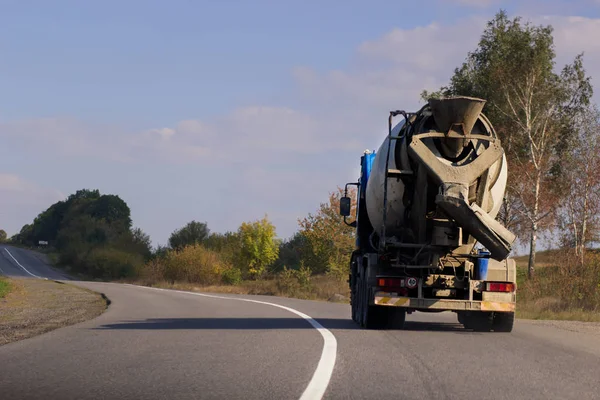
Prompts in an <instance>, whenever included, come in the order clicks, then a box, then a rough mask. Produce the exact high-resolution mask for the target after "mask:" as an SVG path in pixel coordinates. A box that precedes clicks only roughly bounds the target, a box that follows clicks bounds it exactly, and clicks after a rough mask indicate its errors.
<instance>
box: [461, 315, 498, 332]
mask: <svg viewBox="0 0 600 400" xmlns="http://www.w3.org/2000/svg"><path fill="white" fill-rule="evenodd" d="M463 319H464V322H463V325H464V327H465V328H467V329H472V330H473V331H475V332H490V331H491V330H492V325H493V322H494V313H492V312H482V311H476V312H470V313H469V314H467V315H465V316H464V317H463Z"/></svg>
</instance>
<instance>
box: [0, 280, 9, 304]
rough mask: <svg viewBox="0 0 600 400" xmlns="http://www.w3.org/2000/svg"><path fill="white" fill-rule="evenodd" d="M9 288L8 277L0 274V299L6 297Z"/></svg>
mask: <svg viewBox="0 0 600 400" xmlns="http://www.w3.org/2000/svg"><path fill="white" fill-rule="evenodd" d="M10 290H11V284H10V282H9V281H8V279H6V278H4V277H2V276H0V299H3V298H4V297H6V295H7V294H8V293H9V292H10Z"/></svg>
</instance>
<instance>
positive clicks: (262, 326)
mask: <svg viewBox="0 0 600 400" xmlns="http://www.w3.org/2000/svg"><path fill="white" fill-rule="evenodd" d="M315 320H316V321H317V322H318V323H319V324H321V325H322V326H323V327H325V328H327V329H331V330H360V329H362V328H360V327H359V326H358V325H357V324H356V323H355V322H354V321H352V320H350V319H345V318H320V319H315ZM92 329H94V330H178V329H190V330H196V329H198V330H203V329H205V330H269V329H315V327H314V326H313V325H311V324H310V322H309V321H307V320H305V319H303V318H157V319H145V320H133V321H123V322H118V323H114V324H104V325H101V326H99V327H96V328H92ZM386 330H387V331H394V330H398V331H446V332H450V331H452V332H454V331H460V332H469V331H468V330H465V329H464V328H463V327H462V325H460V324H451V323H431V322H415V321H406V323H405V325H404V329H394V328H393V327H391V328H390V329H386Z"/></svg>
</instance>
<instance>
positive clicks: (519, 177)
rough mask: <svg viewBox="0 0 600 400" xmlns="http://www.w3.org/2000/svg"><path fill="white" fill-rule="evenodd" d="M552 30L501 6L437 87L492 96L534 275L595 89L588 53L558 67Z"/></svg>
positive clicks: (512, 201) (491, 112) (510, 214)
mask: <svg viewBox="0 0 600 400" xmlns="http://www.w3.org/2000/svg"><path fill="white" fill-rule="evenodd" d="M552 31H553V29H552V27H551V26H532V25H531V24H530V23H525V24H523V23H521V19H520V18H519V17H517V18H514V19H512V20H509V19H508V16H507V14H506V12H504V11H501V12H499V13H498V14H497V15H496V16H495V18H494V19H493V20H491V21H489V22H488V24H487V27H486V29H485V31H484V32H483V34H482V36H481V39H480V42H479V45H478V47H477V49H476V50H475V51H474V52H471V53H469V54H468V57H467V61H466V62H465V63H463V65H462V66H461V67H460V68H457V69H456V70H455V73H454V76H453V77H452V79H451V81H450V85H449V86H448V87H444V88H442V90H440V91H439V92H437V95H468V96H477V97H482V98H484V99H486V100H487V101H488V103H487V105H486V107H487V109H486V110H485V111H484V112H486V114H487V115H488V116H489V117H490V119H491V120H492V123H493V124H494V126H495V127H496V129H497V131H498V135H499V137H500V139H501V141H502V144H503V147H504V149H505V151H506V153H507V158H508V163H509V178H508V190H507V197H508V200H509V201H508V202H507V204H505V206H506V207H509V209H507V210H504V213H503V216H504V218H506V219H507V221H510V222H511V223H513V224H515V225H518V227H517V228H521V229H519V232H520V233H527V236H528V237H529V265H528V276H529V277H532V276H533V274H534V270H535V252H536V244H537V239H538V234H539V233H540V230H542V229H544V228H547V227H548V226H549V225H550V223H551V222H552V220H553V218H552V217H554V216H555V211H556V209H557V204H558V202H559V200H560V199H561V197H563V196H564V194H565V190H566V187H567V185H565V184H564V179H565V177H564V174H563V173H562V172H563V171H562V170H561V168H560V165H561V157H562V153H561V152H562V151H564V149H565V147H566V144H568V143H569V141H570V140H571V138H573V137H574V135H575V129H574V128H573V124H572V121H574V120H575V119H576V118H577V115H579V114H580V113H581V112H582V110H583V109H585V107H586V106H587V105H588V104H589V99H590V97H591V95H592V87H591V84H590V81H589V77H586V74H585V70H584V68H583V61H582V56H581V55H579V56H577V57H576V59H575V60H574V62H573V63H572V64H570V65H567V66H565V67H564V68H563V69H562V72H561V73H560V74H557V73H556V72H555V71H554V67H555V61H554V58H555V52H554V43H553V36H552ZM423 95H425V96H426V95H427V93H424V94H423ZM515 213H518V217H517V216H516V215H515Z"/></svg>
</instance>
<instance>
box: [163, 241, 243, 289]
mask: <svg viewBox="0 0 600 400" xmlns="http://www.w3.org/2000/svg"><path fill="white" fill-rule="evenodd" d="M162 263H163V264H164V274H165V278H166V279H168V280H171V281H186V282H191V283H202V284H206V285H212V284H217V283H219V282H220V280H221V274H222V273H223V271H225V270H227V269H230V268H231V265H229V264H228V263H226V262H224V261H223V260H222V258H221V257H220V255H219V254H218V253H216V252H214V251H212V250H208V249H206V248H204V247H203V246H202V245H199V244H194V245H190V246H186V247H184V248H183V249H181V250H179V251H169V252H168V253H167V254H166V255H165V257H164V259H163V260H162Z"/></svg>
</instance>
